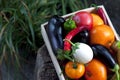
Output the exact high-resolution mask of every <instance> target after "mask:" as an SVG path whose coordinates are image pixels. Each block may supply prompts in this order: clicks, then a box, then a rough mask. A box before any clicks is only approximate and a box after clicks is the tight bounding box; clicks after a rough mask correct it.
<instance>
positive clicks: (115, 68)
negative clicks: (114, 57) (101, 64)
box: [112, 64, 120, 80]
mask: <svg viewBox="0 0 120 80" xmlns="http://www.w3.org/2000/svg"><path fill="white" fill-rule="evenodd" d="M119 69H120V67H119V65H118V64H116V65H115V67H114V69H112V71H113V72H115V74H116V77H117V79H116V80H120V75H119Z"/></svg>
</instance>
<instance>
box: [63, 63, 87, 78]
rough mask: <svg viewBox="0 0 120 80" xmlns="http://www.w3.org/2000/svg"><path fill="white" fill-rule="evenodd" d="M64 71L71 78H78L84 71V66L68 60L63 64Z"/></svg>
mask: <svg viewBox="0 0 120 80" xmlns="http://www.w3.org/2000/svg"><path fill="white" fill-rule="evenodd" d="M65 73H66V75H67V76H68V77H69V78H71V79H79V78H81V77H82V76H83V75H84V73H85V66H84V65H83V64H80V63H74V62H71V61H69V62H68V63H67V64H66V65H65Z"/></svg>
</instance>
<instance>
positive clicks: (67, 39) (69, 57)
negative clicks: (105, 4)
mask: <svg viewBox="0 0 120 80" xmlns="http://www.w3.org/2000/svg"><path fill="white" fill-rule="evenodd" d="M92 14H96V15H97V16H98V17H99V18H100V19H101V20H102V21H103V24H102V25H106V26H105V28H106V27H107V28H109V29H110V25H109V24H108V21H107V18H106V16H105V14H104V12H103V10H102V8H100V7H97V8H96V10H95V12H86V11H81V12H77V13H75V14H74V15H72V16H70V17H68V18H67V19H64V18H63V17H60V16H58V15H54V16H52V17H51V18H50V20H49V21H48V25H47V26H46V27H45V28H46V32H47V35H48V38H49V41H50V44H51V47H52V49H53V52H54V53H55V55H56V57H57V58H58V60H60V62H62V63H60V64H62V65H61V67H64V69H63V73H64V74H65V75H66V78H67V79H73V80H76V79H79V80H80V79H82V80H107V79H110V78H111V76H110V75H113V74H115V76H116V77H114V79H113V80H120V76H119V63H118V61H117V59H116V54H115V53H118V52H116V51H115V49H116V48H114V47H112V46H114V45H113V43H114V42H115V41H116V39H115V36H114V37H113V39H112V41H110V42H109V45H107V44H101V43H99V42H98V43H93V42H92V40H91V36H92V35H91V31H92V29H93V27H95V26H93V25H94V20H93V16H92ZM99 25H101V24H99ZM110 30H111V29H110ZM95 33H96V31H95ZM101 34H102V33H101ZM106 34H107V33H106ZM111 34H112V32H111ZM107 35H109V34H107ZM98 39H99V37H98ZM116 44H117V43H116ZM113 53H114V54H113Z"/></svg>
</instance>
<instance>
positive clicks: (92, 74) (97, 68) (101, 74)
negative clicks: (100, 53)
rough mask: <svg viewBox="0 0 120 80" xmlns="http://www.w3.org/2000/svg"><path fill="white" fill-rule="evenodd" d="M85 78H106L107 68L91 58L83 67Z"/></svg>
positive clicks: (100, 79) (87, 79)
mask: <svg viewBox="0 0 120 80" xmlns="http://www.w3.org/2000/svg"><path fill="white" fill-rule="evenodd" d="M85 70H86V71H85V78H86V80H107V69H106V67H105V65H104V64H103V63H101V62H100V61H99V60H97V59H93V60H92V61H91V62H89V63H88V64H87V65H86V67H85Z"/></svg>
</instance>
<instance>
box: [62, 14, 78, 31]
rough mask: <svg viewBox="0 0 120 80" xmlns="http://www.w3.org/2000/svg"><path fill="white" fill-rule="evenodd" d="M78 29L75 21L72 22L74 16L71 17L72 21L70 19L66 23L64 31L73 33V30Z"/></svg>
mask: <svg viewBox="0 0 120 80" xmlns="http://www.w3.org/2000/svg"><path fill="white" fill-rule="evenodd" d="M74 28H76V24H75V21H74V20H72V16H71V17H70V19H68V20H67V21H66V22H65V23H64V29H65V30H66V31H71V30H72V29H74Z"/></svg>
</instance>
